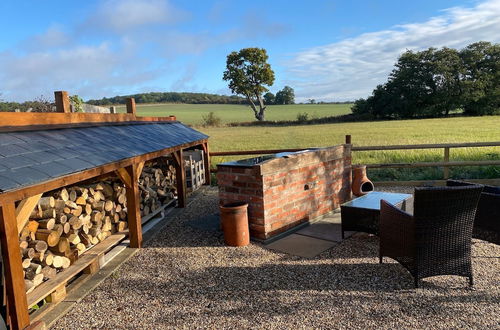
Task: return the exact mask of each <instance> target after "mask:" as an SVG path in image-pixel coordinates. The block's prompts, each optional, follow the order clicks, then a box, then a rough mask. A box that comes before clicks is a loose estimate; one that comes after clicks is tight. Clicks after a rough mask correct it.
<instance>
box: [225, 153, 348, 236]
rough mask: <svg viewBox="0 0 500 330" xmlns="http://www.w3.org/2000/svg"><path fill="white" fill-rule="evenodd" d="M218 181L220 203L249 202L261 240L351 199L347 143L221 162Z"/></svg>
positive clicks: (252, 226)
mask: <svg viewBox="0 0 500 330" xmlns="http://www.w3.org/2000/svg"><path fill="white" fill-rule="evenodd" d="M217 183H218V185H219V198H220V202H221V203H222V204H226V203H230V202H234V201H246V202H248V204H249V206H248V219H249V222H250V234H251V236H252V237H253V238H257V239H262V240H265V239H268V238H271V237H272V236H274V235H276V234H279V233H281V232H283V231H286V230H287V229H290V228H292V227H294V226H297V225H299V224H301V223H304V222H307V221H311V220H314V219H315V218H318V217H320V216H322V215H324V214H326V213H328V212H331V211H332V210H334V209H336V208H338V207H340V204H341V203H343V202H345V201H348V200H350V198H351V145H350V144H345V145H339V146H334V147H329V148H322V149H316V150H310V151H306V152H300V153H294V154H290V155H287V156H285V157H277V158H271V159H270V160H265V161H262V162H260V163H257V164H255V165H245V163H238V162H229V163H224V164H219V165H218V166H217Z"/></svg>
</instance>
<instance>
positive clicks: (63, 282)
mask: <svg viewBox="0 0 500 330" xmlns="http://www.w3.org/2000/svg"><path fill="white" fill-rule="evenodd" d="M127 236H128V230H125V231H123V232H119V233H115V234H113V235H111V236H109V237H107V238H106V239H105V240H104V241H102V242H101V243H99V244H96V245H95V246H94V247H92V248H91V249H89V250H88V251H86V252H85V253H83V254H82V255H81V256H80V257H79V258H78V260H76V261H75V263H74V264H72V265H71V266H69V267H68V268H67V269H65V270H63V271H61V272H60V273H58V274H57V275H56V276H55V277H54V278H52V279H50V280H48V281H46V282H44V283H42V284H40V285H39V286H38V287H36V288H35V289H34V290H33V291H32V292H30V293H28V294H27V295H26V296H27V299H28V308H31V307H33V306H34V305H36V304H38V303H39V302H40V301H41V300H43V299H46V298H47V302H50V303H53V304H56V303H58V302H60V301H62V300H63V299H64V298H65V297H66V294H67V292H66V286H67V284H68V283H69V282H70V281H71V280H72V279H73V278H75V277H76V276H77V275H79V274H80V273H82V272H83V273H84V274H94V273H96V272H97V271H99V269H100V267H101V265H102V264H103V262H102V260H103V258H104V255H105V254H106V252H108V251H109V250H111V249H112V248H113V247H114V246H116V245H117V244H119V243H120V242H121V241H122V240H124V239H125V238H126V237H127Z"/></svg>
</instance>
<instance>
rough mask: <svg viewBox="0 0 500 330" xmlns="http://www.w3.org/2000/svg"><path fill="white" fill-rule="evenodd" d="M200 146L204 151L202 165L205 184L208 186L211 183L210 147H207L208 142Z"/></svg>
mask: <svg viewBox="0 0 500 330" xmlns="http://www.w3.org/2000/svg"><path fill="white" fill-rule="evenodd" d="M201 146H202V148H203V152H204V153H205V157H203V162H204V164H203V165H204V166H205V184H206V185H208V186H209V185H210V184H211V177H210V149H209V148H208V142H205V143H203V144H202V145H201Z"/></svg>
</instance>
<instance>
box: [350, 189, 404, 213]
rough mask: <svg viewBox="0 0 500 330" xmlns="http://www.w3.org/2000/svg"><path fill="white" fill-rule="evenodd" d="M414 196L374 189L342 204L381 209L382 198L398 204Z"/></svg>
mask: <svg viewBox="0 0 500 330" xmlns="http://www.w3.org/2000/svg"><path fill="white" fill-rule="evenodd" d="M410 197H412V195H410V194H399V193H388V192H381V191H372V192H371V193H368V194H366V195H364V196H361V197H358V198H355V199H353V200H352V201H349V202H346V203H344V204H342V205H341V206H342V207H355V208H360V209H371V210H380V200H381V199H384V200H386V201H388V202H389V203H391V204H393V205H394V204H397V203H399V202H402V201H404V200H405V199H408V198H410Z"/></svg>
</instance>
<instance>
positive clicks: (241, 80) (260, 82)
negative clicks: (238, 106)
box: [223, 48, 274, 120]
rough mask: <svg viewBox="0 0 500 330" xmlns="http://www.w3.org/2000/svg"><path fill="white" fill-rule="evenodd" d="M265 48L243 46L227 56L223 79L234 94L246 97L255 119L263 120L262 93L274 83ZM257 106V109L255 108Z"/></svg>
mask: <svg viewBox="0 0 500 330" xmlns="http://www.w3.org/2000/svg"><path fill="white" fill-rule="evenodd" d="M268 58H269V57H268V56H267V53H266V50H265V49H262V48H244V49H242V50H240V51H239V52H232V53H231V54H229V55H228V56H227V61H226V71H224V76H223V79H224V80H226V81H229V88H230V89H231V91H232V92H233V93H235V94H240V95H243V96H245V97H246V98H247V100H248V102H249V103H250V106H251V107H252V110H253V112H254V114H255V118H256V119H257V120H264V112H265V110H266V106H265V105H264V99H263V97H262V94H263V93H264V92H267V91H268V89H267V88H266V87H264V86H265V85H266V86H272V84H273V83H274V72H273V70H272V69H271V66H270V65H269V63H267V60H268ZM257 107H258V109H257Z"/></svg>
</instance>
